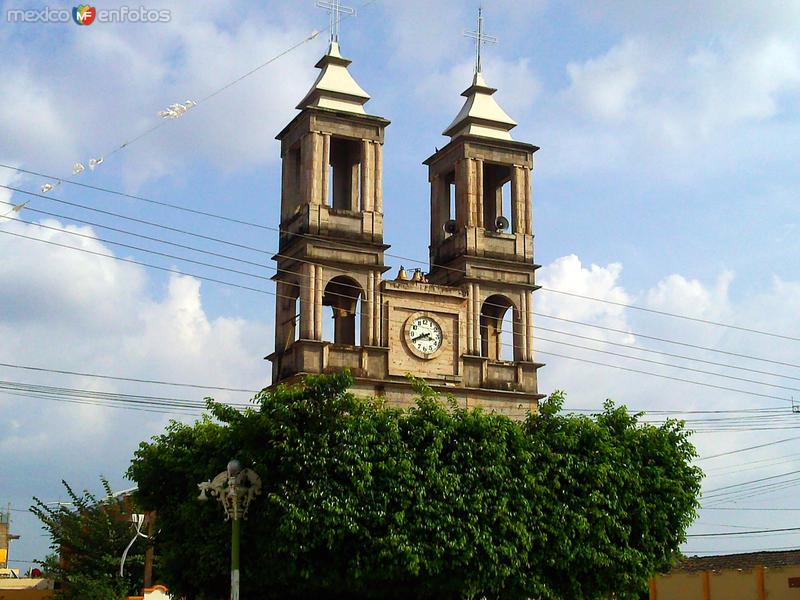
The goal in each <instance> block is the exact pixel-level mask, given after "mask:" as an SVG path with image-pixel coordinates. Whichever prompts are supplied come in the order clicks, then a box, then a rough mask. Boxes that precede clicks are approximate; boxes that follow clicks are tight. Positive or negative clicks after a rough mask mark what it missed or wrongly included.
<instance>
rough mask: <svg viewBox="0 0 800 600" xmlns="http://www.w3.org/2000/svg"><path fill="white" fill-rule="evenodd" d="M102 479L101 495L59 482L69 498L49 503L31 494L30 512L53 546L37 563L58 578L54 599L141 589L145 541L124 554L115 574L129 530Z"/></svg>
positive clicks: (100, 598) (105, 599) (81, 599)
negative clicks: (122, 570)
mask: <svg viewBox="0 0 800 600" xmlns="http://www.w3.org/2000/svg"><path fill="white" fill-rule="evenodd" d="M101 482H102V484H103V489H104V491H105V497H104V498H98V497H97V496H95V495H94V494H92V493H91V492H89V491H87V490H84V492H83V493H82V494H77V493H76V492H75V491H74V490H73V489H72V487H70V486H69V484H67V482H66V481H62V483H63V484H64V487H65V488H66V491H67V495H68V496H69V498H70V502H68V503H62V504H59V505H57V506H49V505H47V504H45V503H44V502H42V501H41V500H40V499H39V498H34V499H33V501H34V504H33V505H32V506H31V507H30V511H31V512H32V513H33V514H35V515H36V516H37V517H38V518H39V520H40V521H41V522H42V524H43V526H44V528H45V529H46V530H47V532H48V533H49V535H50V548H51V549H52V550H53V551H54V554H51V555H50V556H48V557H47V558H46V559H45V560H44V561H41V562H40V563H39V564H40V565H41V566H42V568H43V570H44V571H45V573H47V576H48V577H52V578H53V579H55V580H56V581H58V582H60V589H58V590H57V591H56V593H55V596H54V600H116V599H118V598H122V597H124V596H127V595H129V594H135V593H139V592H140V590H141V589H142V576H143V572H144V552H143V550H144V544H141V543H140V544H138V545H136V546H134V548H133V549H132V552H129V553H128V557H127V560H126V561H125V575H124V576H123V577H120V575H119V564H120V558H121V556H122V552H123V551H124V550H125V548H126V546H127V545H128V543H129V542H130V540H131V538H132V537H133V535H134V529H133V528H132V527H131V522H130V519H129V515H128V514H126V509H125V507H124V505H123V504H122V503H121V502H120V500H119V499H118V498H115V497H114V496H113V494H112V491H111V487H110V485H109V483H108V481H107V480H106V479H103V478H101ZM137 546H138V548H137Z"/></svg>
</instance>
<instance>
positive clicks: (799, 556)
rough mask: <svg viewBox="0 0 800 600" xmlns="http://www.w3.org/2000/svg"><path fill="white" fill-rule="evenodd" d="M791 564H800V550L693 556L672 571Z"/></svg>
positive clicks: (693, 571) (773, 567)
mask: <svg viewBox="0 0 800 600" xmlns="http://www.w3.org/2000/svg"><path fill="white" fill-rule="evenodd" d="M789 565H800V550H785V551H781V552H747V553H744V554H720V555H716V556H692V557H689V558H686V559H684V560H682V561H681V562H679V563H678V564H676V565H675V566H674V567H672V572H673V573H677V572H684V573H687V572H688V573H697V572H700V571H721V570H722V569H752V568H754V567H768V568H772V569H775V568H779V567H786V566H789Z"/></svg>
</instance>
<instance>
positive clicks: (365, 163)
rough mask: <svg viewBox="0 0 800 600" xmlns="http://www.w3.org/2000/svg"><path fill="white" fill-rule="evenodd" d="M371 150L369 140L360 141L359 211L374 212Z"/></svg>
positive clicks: (371, 144)
mask: <svg viewBox="0 0 800 600" xmlns="http://www.w3.org/2000/svg"><path fill="white" fill-rule="evenodd" d="M373 148H374V145H373V143H372V142H371V141H370V140H361V210H363V211H364V212H371V211H372V210H374V206H375V204H374V196H373V194H374V193H375V185H374V184H373V164H374V162H375V161H374V159H373V154H372V153H373Z"/></svg>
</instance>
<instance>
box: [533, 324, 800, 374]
mask: <svg viewBox="0 0 800 600" xmlns="http://www.w3.org/2000/svg"><path fill="white" fill-rule="evenodd" d="M534 314H538V313H534ZM538 316H544V315H541V314H538ZM536 329H537V330H538V331H549V332H551V333H558V334H559V335H567V336H570V337H575V338H579V339H582V340H587V341H592V342H597V343H600V344H608V345H609V346H617V347H620V348H628V349H630V350H636V351H637V352H647V353H649V354H659V355H661V356H669V357H670V358H679V359H681V360H690V361H693V362H698V363H703V364H706V365H714V366H717V367H725V368H727V369H737V370H739V371H747V372H748V373H758V374H759V375H769V376H771V377H781V378H783V379H793V380H795V381H800V377H793V376H791V375H785V374H783V373H774V372H772V371H762V370H760V369H750V368H748V367H743V366H741V365H730V364H727V363H721V362H716V361H713V360H704V359H702V358H696V357H693V356H686V355H684V354H674V353H672V352H664V351H663V350H653V349H652V348H642V347H640V346H631V345H630V344H623V343H620V342H612V341H610V340H604V339H600V338H594V337H591V336H588V335H580V334H578V333H571V332H569V331H563V330H561V329H550V328H548V327H542V326H541V325H537V326H536ZM631 335H635V334H631ZM539 339H541V338H539ZM709 350H711V349H709Z"/></svg>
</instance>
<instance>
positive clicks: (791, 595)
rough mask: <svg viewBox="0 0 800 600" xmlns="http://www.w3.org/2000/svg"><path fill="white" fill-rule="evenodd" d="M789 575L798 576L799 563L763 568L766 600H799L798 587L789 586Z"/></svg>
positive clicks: (799, 572)
mask: <svg viewBox="0 0 800 600" xmlns="http://www.w3.org/2000/svg"><path fill="white" fill-rule="evenodd" d="M789 577H800V565H795V566H793V567H784V568H782V569H766V570H765V572H764V587H765V588H766V591H767V600H800V588H790V587H789Z"/></svg>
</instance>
